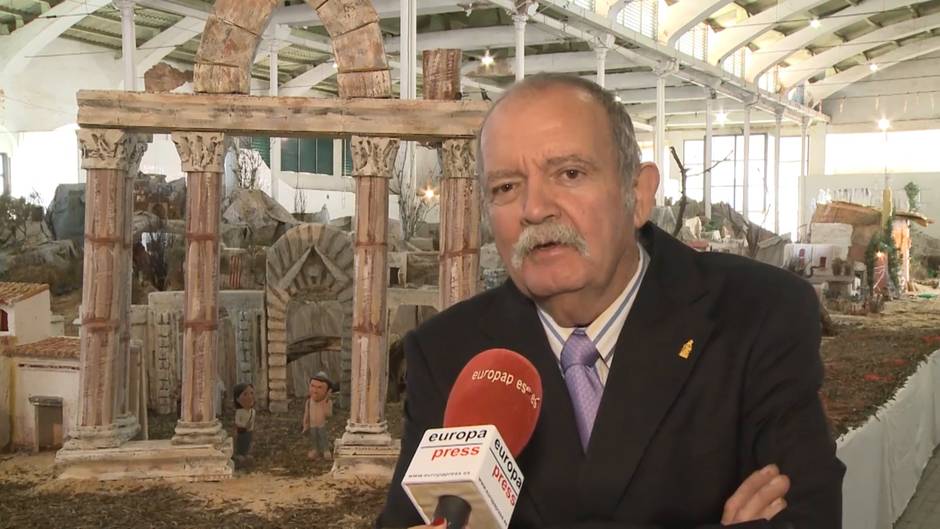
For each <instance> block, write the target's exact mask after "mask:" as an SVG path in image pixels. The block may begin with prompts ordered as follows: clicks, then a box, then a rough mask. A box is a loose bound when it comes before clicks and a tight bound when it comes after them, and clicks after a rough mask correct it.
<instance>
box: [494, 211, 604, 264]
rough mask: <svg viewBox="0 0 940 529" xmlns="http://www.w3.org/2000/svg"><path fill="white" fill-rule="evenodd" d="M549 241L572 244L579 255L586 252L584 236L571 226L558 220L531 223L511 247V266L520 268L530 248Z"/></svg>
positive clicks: (530, 250) (532, 248)
mask: <svg viewBox="0 0 940 529" xmlns="http://www.w3.org/2000/svg"><path fill="white" fill-rule="evenodd" d="M550 243H555V244H563V245H567V246H572V247H574V249H576V250H577V251H578V252H579V253H580V254H581V255H587V254H588V251H587V242H586V241H585V240H584V237H582V236H581V234H580V233H578V232H577V231H576V230H575V229H574V228H572V227H571V226H569V225H567V224H562V223H560V222H549V223H545V224H532V225H530V226H527V227H526V228H525V229H524V230H523V231H522V234H521V235H520V236H519V240H518V241H516V244H514V245H513V247H512V266H513V267H514V268H517V269H518V268H521V267H522V260H523V259H525V258H526V257H527V256H528V255H529V254H530V253H531V252H532V250H534V249H535V248H536V247H537V246H541V245H543V244H550Z"/></svg>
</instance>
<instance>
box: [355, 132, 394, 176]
mask: <svg viewBox="0 0 940 529" xmlns="http://www.w3.org/2000/svg"><path fill="white" fill-rule="evenodd" d="M349 150H350V152H351V153H352V162H353V175H354V176H382V177H385V178H391V176H392V172H393V171H394V168H395V156H396V155H397V154H398V140H397V139H394V138H368V137H364V136H353V137H352V140H351V141H350V144H349Z"/></svg>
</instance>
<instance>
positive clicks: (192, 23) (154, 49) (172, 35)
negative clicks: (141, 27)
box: [137, 17, 206, 77]
mask: <svg viewBox="0 0 940 529" xmlns="http://www.w3.org/2000/svg"><path fill="white" fill-rule="evenodd" d="M205 27H206V21H205V19H202V20H200V19H198V18H195V17H183V18H182V19H181V20H180V21H179V22H177V23H176V24H173V25H172V26H170V27H168V28H166V30H164V31H163V32H162V33H160V34H158V35H157V36H155V37H154V38H152V39H150V40H148V41H147V42H145V43H143V44H142V45H141V46H140V48H138V49H137V59H138V60H137V77H143V76H144V74H145V73H147V70H149V69H151V68H153V67H154V66H155V65H156V64H157V63H159V62H160V61H161V60H163V58H164V57H166V56H167V55H169V54H171V53H173V51H174V50H175V49H176V47H177V46H182V45H183V44H185V43H187V42H189V41H190V40H191V39H192V38H193V37H195V36H196V35H199V34H200V33H202V30H203V29H205Z"/></svg>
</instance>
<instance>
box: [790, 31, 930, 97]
mask: <svg viewBox="0 0 940 529" xmlns="http://www.w3.org/2000/svg"><path fill="white" fill-rule="evenodd" d="M936 27H940V13H934V14H932V15H928V16H925V17H921V18H915V19H911V20H905V21H903V22H899V23H897V24H891V25H889V26H885V27H884V28H882V29H879V30H875V31H872V32H871V33H866V34H864V35H862V36H861V37H858V38H857V39H853V40H850V41H849V42H846V43H845V44H842V45H841V46H837V47H835V48H831V49H829V50H826V51H824V52H822V53H820V54H819V55H815V56H813V57H811V58H810V59H807V60H805V61H801V62H797V63H794V64H792V65H790V66H789V67H787V68H784V69H781V70H780V71H779V74H778V78H779V80H780V84H781V85H782V86H783V90H789V89H790V88H792V87H794V86H796V85H797V84H799V83H802V82H803V81H805V80H806V79H809V78H810V77H813V76H814V75H816V74H819V73H821V72H824V71H825V70H826V69H827V68H830V67H831V66H833V65H834V64H836V63H839V62H841V61H844V60H845V59H848V58H849V57H851V56H853V55H855V54H858V53H861V52H863V51H865V50H869V49H871V48H876V47H878V46H881V45H882V44H884V43H885V41H889V40H895V39H900V38H904V37H908V36H910V35H916V34H917V33H922V32H925V31H929V30H931V29H933V28H936Z"/></svg>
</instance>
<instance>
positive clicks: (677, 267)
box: [577, 226, 718, 519]
mask: <svg viewBox="0 0 940 529" xmlns="http://www.w3.org/2000/svg"><path fill="white" fill-rule="evenodd" d="M641 233H642V234H643V235H645V236H646V237H647V239H648V242H647V243H646V245H645V246H646V247H647V249H648V251H649V253H650V255H651V257H652V261H651V263H650V266H649V268H648V270H647V274H646V277H644V279H643V283H642V285H641V286H640V290H639V292H638V294H637V298H636V300H635V302H634V304H633V307H632V308H631V309H630V315H629V317H628V318H627V320H626V323H625V324H624V327H623V330H622V331H621V333H620V337H619V339H618V341H617V345H616V352H615V355H614V359H613V364H612V365H611V371H610V374H609V376H608V379H607V383H606V386H605V390H604V395H603V397H602V399H601V404H600V408H599V409H598V414H597V419H596V421H595V423H594V430H593V432H592V434H591V442H590V446H589V447H588V453H587V456H586V461H585V465H584V466H583V467H582V469H581V473H580V477H579V483H578V484H579V486H578V487H577V490H578V507H579V515H580V517H582V518H588V519H590V518H594V517H600V518H608V517H610V516H611V515H612V513H613V512H614V511H615V510H616V507H617V505H618V504H619V503H620V501H621V499H622V497H623V494H624V491H625V490H626V488H627V486H628V485H629V483H630V481H631V479H632V478H633V475H634V473H635V471H636V469H637V466H638V465H639V463H640V461H641V459H642V456H643V453H644V451H645V450H646V449H647V447H648V445H649V442H650V439H651V438H652V437H653V435H654V434H655V433H656V430H657V428H658V426H659V424H660V422H661V421H662V420H663V418H664V417H665V416H666V414H667V413H668V411H669V408H670V407H671V405H672V403H673V402H674V401H675V399H676V397H677V396H678V395H679V392H680V391H681V390H682V388H683V386H684V384H685V381H686V379H687V377H688V376H689V374H690V373H691V372H692V369H693V367H694V366H695V363H696V362H697V361H698V358H699V356H700V355H701V352H702V350H703V349H704V347H705V345H706V343H707V341H708V338H709V335H710V334H711V330H712V325H713V324H712V320H711V318H710V317H709V314H708V311H709V308H710V307H711V306H712V305H713V303H712V302H711V300H712V297H713V295H709V292H708V291H707V290H706V289H705V286H706V282H705V281H704V279H703V278H701V277H699V275H698V270H697V267H696V266H695V264H694V262H693V261H692V258H691V255H692V254H691V252H692V250H690V249H688V248H686V247H685V246H684V245H682V244H681V243H679V242H678V241H676V240H675V239H672V238H671V237H669V236H668V235H666V234H665V233H664V232H661V231H659V229H658V228H655V227H650V226H647V227H646V228H644V230H643V231H642V232H641ZM717 291H718V289H717V288H715V289H714V290H713V292H717ZM689 340H693V346H692V351H691V354H690V355H689V356H688V358H682V357H680V355H679V352H680V351H681V350H682V348H683V346H684V345H685V344H686V343H687V342H688V341H689Z"/></svg>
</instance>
